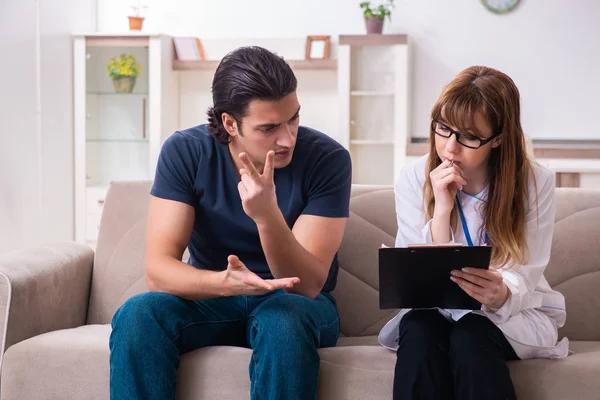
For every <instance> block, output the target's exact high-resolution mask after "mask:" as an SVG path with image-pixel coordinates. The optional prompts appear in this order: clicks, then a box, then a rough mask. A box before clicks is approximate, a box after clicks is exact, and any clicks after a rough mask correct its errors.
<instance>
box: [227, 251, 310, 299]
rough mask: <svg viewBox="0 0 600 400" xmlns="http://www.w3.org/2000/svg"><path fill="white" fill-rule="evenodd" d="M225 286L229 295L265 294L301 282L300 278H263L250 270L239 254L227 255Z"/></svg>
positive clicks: (289, 287)
mask: <svg viewBox="0 0 600 400" xmlns="http://www.w3.org/2000/svg"><path fill="white" fill-rule="evenodd" d="M227 262H228V264H227V270H225V271H223V272H224V274H225V286H226V288H227V293H225V295H227V296H238V295H256V294H264V293H267V292H270V291H272V290H277V289H291V288H292V287H294V284H296V283H299V282H300V279H298V278H281V279H262V278H261V277H259V276H258V275H256V274H255V273H254V272H252V271H250V270H249V269H248V268H246V266H245V265H244V263H242V262H241V261H240V259H239V258H238V257H237V256H234V255H230V256H229V257H227Z"/></svg>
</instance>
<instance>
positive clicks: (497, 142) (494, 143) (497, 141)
mask: <svg viewBox="0 0 600 400" xmlns="http://www.w3.org/2000/svg"><path fill="white" fill-rule="evenodd" d="M501 143H502V134H500V135H498V136H497V137H495V138H494V140H492V149H495V148H496V147H498V146H500V144H501Z"/></svg>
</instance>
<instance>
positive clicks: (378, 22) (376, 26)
mask: <svg viewBox="0 0 600 400" xmlns="http://www.w3.org/2000/svg"><path fill="white" fill-rule="evenodd" d="M365 26H366V27H367V35H381V33H382V32H383V18H379V17H372V18H365Z"/></svg>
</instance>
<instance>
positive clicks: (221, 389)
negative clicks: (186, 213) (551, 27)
mask: <svg viewBox="0 0 600 400" xmlns="http://www.w3.org/2000/svg"><path fill="white" fill-rule="evenodd" d="M149 188H150V183H149V182H129V183H119V184H113V185H112V186H111V188H110V190H109V194H108V197H107V201H106V205H105V210H104V214H103V217H102V222H101V230H100V236H99V240H98V247H97V252H96V253H95V254H94V252H93V251H92V250H91V249H89V248H88V247H86V246H83V245H79V244H60V245H55V246H48V247H43V248H36V249H30V250H24V251H18V252H13V253H8V254H3V255H0V312H1V314H0V321H2V324H3V326H2V328H3V331H4V335H3V343H2V344H3V348H2V353H3V359H2V374H1V381H0V383H1V398H2V399H3V400H8V399H10V400H17V399H18V400H25V399H26V400H29V399H36V400H37V399H77V400H81V399H108V398H109V364H108V360H109V350H108V337H109V334H110V320H111V317H112V315H113V313H114V312H115V310H116V309H117V308H118V307H119V306H120V305H121V304H122V303H123V302H124V301H125V300H126V299H127V298H129V297H130V296H132V295H134V294H136V293H139V292H142V291H145V290H147V288H146V284H145V280H144V277H143V263H144V262H143V259H144V238H145V225H146V224H145V222H146V219H145V216H146V212H147V200H148V191H149ZM557 196H558V212H557V216H556V220H557V224H556V234H555V237H554V246H553V253H552V260H551V263H550V266H549V267H548V270H547V278H548V280H549V281H550V283H551V284H552V285H554V286H555V287H556V288H557V289H559V290H561V291H562V292H563V293H564V294H565V296H566V298H567V308H568V319H567V324H566V326H565V327H564V328H563V329H562V330H561V331H560V334H561V336H562V335H566V336H568V337H569V338H570V339H571V346H572V350H574V352H575V353H574V354H573V355H571V356H569V357H568V358H566V359H562V360H529V361H518V362H511V363H510V370H511V374H512V376H513V380H514V383H515V386H516V389H517V393H518V395H519V397H520V398H521V399H561V400H562V399H598V398H600V378H599V377H600V310H599V308H600V289H599V288H600V244H599V243H600V191H592V190H583V189H559V190H558V193H557ZM351 208H352V216H351V218H350V221H349V223H348V227H347V231H346V235H345V238H344V241H343V244H342V248H341V249H340V264H341V269H340V273H339V280H338V286H337V288H336V290H335V293H334V294H335V296H336V298H337V300H338V304H339V309H340V314H341V328H342V333H343V337H342V338H340V341H339V344H338V347H336V348H330V349H324V350H322V351H321V360H322V361H321V375H320V381H319V399H327V400H338V399H339V400H342V399H344V400H346V399H357V400H358V399H360V400H364V399H389V398H391V393H392V380H393V368H394V363H395V354H394V353H393V352H390V351H388V350H386V349H384V348H382V347H380V346H379V345H378V344H377V338H376V335H377V333H378V331H379V329H380V328H381V327H382V326H383V324H384V323H385V322H386V321H387V320H388V319H389V318H390V317H391V316H392V315H393V314H394V312H393V311H391V310H386V311H381V310H379V307H378V290H377V288H378V279H377V248H378V247H379V246H380V245H381V244H382V243H385V244H387V245H393V242H394V240H393V238H394V234H395V231H396V222H395V215H394V199H393V192H392V190H391V188H389V187H358V186H357V187H354V188H353V193H352V203H351ZM249 358H250V350H248V349H243V348H235V347H212V348H204V349H200V350H197V351H194V352H191V353H189V354H186V355H184V356H183V357H182V359H181V367H180V369H179V375H178V382H177V398H178V399H220V400H225V399H236V400H237V399H243V398H248V393H249V385H250V383H249V379H248V370H247V368H248V362H249Z"/></svg>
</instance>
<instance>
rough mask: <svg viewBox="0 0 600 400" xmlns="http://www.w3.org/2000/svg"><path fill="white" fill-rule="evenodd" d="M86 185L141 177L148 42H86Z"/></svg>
mask: <svg viewBox="0 0 600 400" xmlns="http://www.w3.org/2000/svg"><path fill="white" fill-rule="evenodd" d="M85 57H86V83H85V84H86V100H85V107H86V115H85V119H86V121H85V126H86V129H85V135H86V186H87V187H106V186H108V184H109V183H110V181H113V180H147V179H150V176H149V175H150V174H149V159H148V158H149V140H148V136H149V135H148V94H149V93H148V87H149V80H148V47H147V46H146V47H143V46H142V47H139V46H136V47H115V46H110V45H108V46H106V45H105V46H90V45H86V54H85Z"/></svg>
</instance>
